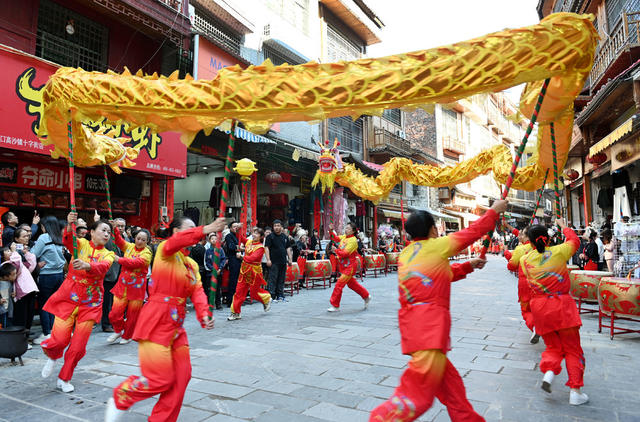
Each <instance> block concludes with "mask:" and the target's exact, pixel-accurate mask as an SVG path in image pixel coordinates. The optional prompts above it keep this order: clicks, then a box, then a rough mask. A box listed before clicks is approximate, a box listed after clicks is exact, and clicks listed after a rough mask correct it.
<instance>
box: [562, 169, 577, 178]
mask: <svg viewBox="0 0 640 422" xmlns="http://www.w3.org/2000/svg"><path fill="white" fill-rule="evenodd" d="M564 175H565V177H566V178H567V179H569V180H575V179H577V178H578V177H580V173H578V171H577V170H575V169H567V170H566V171H565V172H564Z"/></svg>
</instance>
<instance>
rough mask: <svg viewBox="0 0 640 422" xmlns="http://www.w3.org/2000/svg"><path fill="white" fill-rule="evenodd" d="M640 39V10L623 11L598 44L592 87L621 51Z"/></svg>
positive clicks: (591, 76)
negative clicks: (605, 36)
mask: <svg viewBox="0 0 640 422" xmlns="http://www.w3.org/2000/svg"><path fill="white" fill-rule="evenodd" d="M639 39H640V12H629V13H623V14H622V16H621V18H620V19H618V22H617V23H616V24H615V26H614V27H613V29H612V30H611V33H610V35H609V37H608V38H606V39H605V40H604V41H602V42H601V43H600V44H599V45H598V50H597V51H596V57H595V59H594V61H593V68H592V69H591V73H590V75H589V79H590V80H591V87H593V86H594V85H595V84H597V83H598V82H599V80H600V77H601V76H602V75H604V73H605V72H606V71H607V69H608V68H609V65H610V64H611V63H612V62H613V61H614V60H615V59H616V58H617V57H618V55H619V53H620V51H621V50H622V49H623V48H624V47H626V46H628V45H631V44H638V40H639Z"/></svg>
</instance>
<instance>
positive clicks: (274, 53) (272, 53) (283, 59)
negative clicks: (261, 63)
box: [262, 44, 301, 66]
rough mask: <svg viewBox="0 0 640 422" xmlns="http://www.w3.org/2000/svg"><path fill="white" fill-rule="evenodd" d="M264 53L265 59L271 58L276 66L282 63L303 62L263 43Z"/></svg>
mask: <svg viewBox="0 0 640 422" xmlns="http://www.w3.org/2000/svg"><path fill="white" fill-rule="evenodd" d="M262 53H263V54H264V59H265V60H266V59H269V60H271V63H273V64H274V65H275V66H280V65H281V64H285V63H287V64H301V63H300V61H299V60H296V59H292V58H291V57H288V56H286V55H285V54H283V53H281V52H280V51H278V50H276V49H275V48H272V47H269V46H268V45H264V44H263V45H262Z"/></svg>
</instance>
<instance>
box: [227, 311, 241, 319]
mask: <svg viewBox="0 0 640 422" xmlns="http://www.w3.org/2000/svg"><path fill="white" fill-rule="evenodd" d="M237 319H242V317H241V316H240V314H236V313H233V312H231V315H229V316H228V317H227V321H235V320H237Z"/></svg>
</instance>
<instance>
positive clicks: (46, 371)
mask: <svg viewBox="0 0 640 422" xmlns="http://www.w3.org/2000/svg"><path fill="white" fill-rule="evenodd" d="M55 366H56V361H55V360H53V359H50V358H47V362H46V363H45V364H44V367H43V368H42V378H49V376H50V375H51V374H52V373H53V368H54V367H55Z"/></svg>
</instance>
